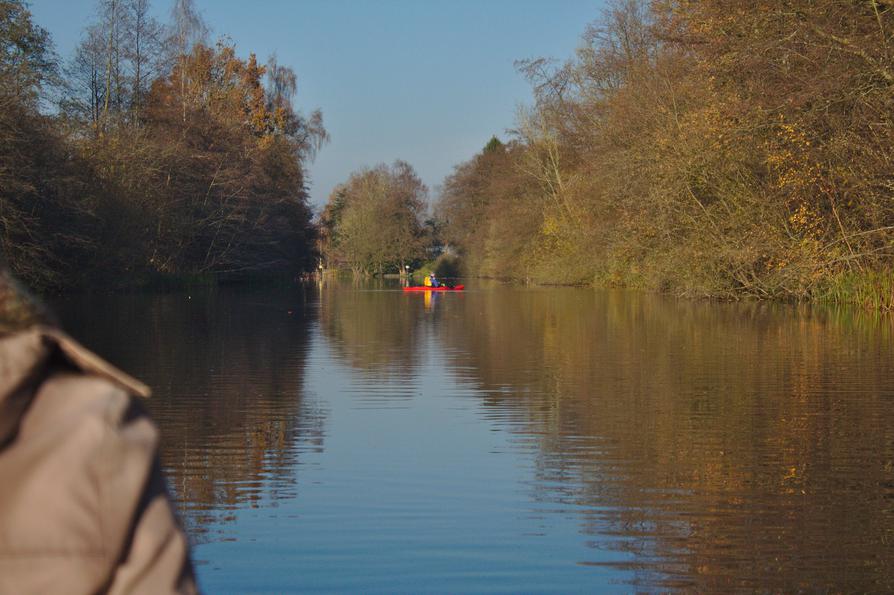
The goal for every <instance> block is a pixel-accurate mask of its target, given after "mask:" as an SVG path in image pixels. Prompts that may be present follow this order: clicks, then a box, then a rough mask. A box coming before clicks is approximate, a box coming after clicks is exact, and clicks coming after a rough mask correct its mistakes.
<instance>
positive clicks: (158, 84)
mask: <svg viewBox="0 0 894 595" xmlns="http://www.w3.org/2000/svg"><path fill="white" fill-rule="evenodd" d="M296 91H297V77H296V74H295V72H294V71H293V70H292V69H291V68H289V67H288V66H285V65H282V64H279V63H278V62H277V61H276V58H275V56H274V57H271V58H270V59H269V60H268V61H267V62H266V63H261V62H259V61H258V59H257V57H256V56H255V55H254V54H250V55H249V56H248V58H241V57H239V56H238V55H237V54H236V50H235V46H234V45H233V43H232V42H230V41H227V40H226V39H222V40H220V41H218V42H217V43H214V44H211V43H209V41H208V29H207V26H206V25H205V23H204V22H203V20H202V18H201V16H200V15H199V13H198V12H197V10H196V8H195V6H194V4H193V1H192V0H177V1H176V2H175V3H174V7H173V10H172V14H171V22H170V23H168V24H162V23H159V22H158V21H157V20H155V19H154V18H153V17H152V15H151V12H150V6H149V0H100V1H99V2H98V4H97V19H96V21H95V22H94V23H93V24H92V25H90V26H89V27H88V28H87V30H86V31H85V32H84V35H83V38H82V42H81V44H80V45H79V46H78V48H77V50H76V52H75V55H74V56H72V57H71V58H70V59H69V60H67V61H62V60H60V59H59V58H57V57H56V55H55V53H54V51H53V48H52V42H51V39H50V36H49V35H48V33H47V32H46V31H45V30H43V29H42V28H41V27H39V26H38V25H37V24H35V23H34V22H33V20H32V18H31V15H30V13H29V11H28V7H27V4H26V3H25V2H24V1H23V0H0V246H2V251H3V254H4V255H5V258H6V260H7V262H8V264H9V265H10V267H11V268H12V269H13V271H14V272H16V273H17V274H18V275H19V276H21V277H23V278H24V279H25V280H26V281H27V282H29V283H30V284H31V285H33V286H36V287H39V288H45V289H46V288H67V287H77V286H82V287H89V286H92V285H94V284H104V285H110V284H111V285H121V284H132V283H137V282H144V281H147V280H152V279H154V278H156V277H172V276H174V277H176V276H192V275H213V276H216V277H239V276H244V275H249V274H256V273H268V272H290V273H294V272H298V271H301V270H306V269H307V268H308V267H309V266H310V265H311V262H312V261H313V254H314V247H313V246H314V242H315V239H316V232H315V228H314V226H313V224H312V221H311V209H310V207H309V206H308V202H307V200H308V192H307V176H306V170H305V168H306V164H307V163H308V161H309V160H310V159H311V158H312V157H313V156H314V154H315V152H316V151H317V150H318V149H319V148H320V146H321V144H322V143H324V142H325V141H326V140H327V138H328V137H327V133H326V130H325V128H324V127H323V122H322V115H321V114H320V112H319V111H314V112H313V113H311V114H310V115H309V116H304V115H302V114H301V113H299V112H298V111H297V110H296V109H295V108H294V100H295V95H296Z"/></svg>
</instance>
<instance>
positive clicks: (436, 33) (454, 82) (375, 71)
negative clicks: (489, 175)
mask: <svg viewBox="0 0 894 595" xmlns="http://www.w3.org/2000/svg"><path fill="white" fill-rule="evenodd" d="M171 3H172V2H171V0H154V3H153V4H154V6H153V9H154V12H155V13H156V16H157V17H158V18H159V19H160V20H164V21H167V16H168V14H169V11H170V6H171ZM196 4H197V6H198V8H199V9H200V11H201V13H202V15H203V17H204V18H205V20H206V22H207V23H208V25H209V26H210V28H211V30H212V39H216V38H217V37H219V36H223V35H225V36H228V37H229V38H230V39H231V40H232V41H234V42H235V43H236V46H237V50H238V51H239V53H240V55H242V56H247V55H248V53H249V52H255V53H256V54H257V55H258V56H259V57H260V58H261V59H263V60H266V58H267V56H269V55H270V54H271V53H273V52H276V54H277V57H278V59H279V62H280V63H282V64H287V65H290V66H292V68H294V69H295V71H296V73H297V74H298V96H297V100H296V103H297V107H298V108H299V109H301V110H302V111H304V112H305V113H307V112H309V111H310V110H311V109H314V108H320V109H321V110H322V111H323V117H324V121H325V123H326V127H327V129H328V130H329V133H330V134H331V136H332V140H331V142H330V143H329V144H328V145H326V146H325V147H324V148H323V149H322V151H321V152H320V154H319V155H318V157H317V159H316V161H315V162H314V163H312V164H310V167H309V170H310V176H311V201H312V202H313V203H314V204H315V205H322V204H324V203H325V201H326V198H327V196H328V195H329V192H330V191H331V190H332V188H333V187H334V186H335V185H336V184H338V183H340V182H342V181H344V180H345V179H347V177H348V175H349V174H350V173H351V172H352V171H354V170H356V169H358V168H360V167H363V166H367V165H375V164H377V163H382V162H385V163H390V162H392V161H393V160H395V159H403V160H405V161H408V162H409V163H411V164H412V165H413V166H414V167H415V168H416V170H417V172H419V174H420V176H421V177H422V179H423V180H424V181H425V183H426V184H428V185H429V187H430V188H431V189H432V195H433V196H434V194H435V192H434V191H435V187H436V186H438V185H440V184H441V182H442V181H443V179H444V176H446V175H447V174H449V173H450V172H451V171H452V169H453V166H454V165H456V164H458V163H460V162H462V161H465V160H467V159H469V158H470V157H472V155H474V154H475V153H476V152H478V151H479V150H480V149H481V148H482V147H483V146H484V144H485V143H486V142H487V141H488V139H489V138H490V137H491V135H493V134H496V135H498V136H500V137H501V138H503V139H505V138H506V137H507V135H506V130H507V129H510V128H512V127H513V123H514V119H515V112H516V108H517V106H518V105H520V104H526V103H529V102H530V98H531V93H530V88H529V86H528V83H527V81H525V80H524V78H523V77H522V76H520V75H519V74H518V73H517V72H516V70H515V68H514V66H513V62H514V61H515V60H518V59H524V58H535V57H553V58H563V59H564V58H566V57H569V56H571V54H572V53H573V51H574V49H575V48H576V47H577V45H578V43H579V39H580V35H581V33H583V30H584V28H585V26H586V24H587V23H589V22H591V21H593V20H595V19H597V18H598V17H599V15H600V13H601V10H602V7H603V5H604V1H603V0H552V1H548V0H539V1H537V0H255V1H253V2H248V1H246V0H196ZM31 11H32V13H33V15H34V20H35V21H36V22H37V23H38V24H39V25H40V26H42V27H44V28H45V29H47V30H48V31H49V32H50V33H51V34H52V36H53V40H54V42H55V44H56V48H57V51H58V52H59V54H60V55H61V56H62V57H63V58H68V57H69V56H71V54H72V51H73V49H74V47H75V46H76V45H77V43H78V42H79V39H80V36H81V33H82V31H83V29H84V27H85V26H86V25H87V24H88V23H90V22H92V21H93V20H94V15H95V0H32V1H31Z"/></svg>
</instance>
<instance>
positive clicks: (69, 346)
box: [43, 328, 151, 397]
mask: <svg viewBox="0 0 894 595" xmlns="http://www.w3.org/2000/svg"><path fill="white" fill-rule="evenodd" d="M43 335H44V337H45V340H46V341H48V342H49V343H50V344H51V346H53V347H55V348H56V349H57V352H58V354H59V356H61V358H62V359H63V360H64V361H66V362H67V363H68V364H70V365H71V367H72V368H74V369H75V370H77V371H79V372H80V373H82V374H84V375H86V376H88V377H96V378H98V379H102V380H105V381H106V382H108V383H110V384H112V385H114V386H116V387H118V388H119V389H121V390H123V391H124V392H126V393H128V394H131V395H134V396H138V397H148V396H149V395H150V394H151V391H150V389H149V387H148V386H146V385H145V384H143V383H142V382H140V381H139V380H137V379H136V378H133V377H132V376H130V375H129V374H126V373H125V372H122V371H121V370H119V369H118V368H116V367H115V366H113V365H112V364H110V363H109V362H107V361H105V360H104V359H102V358H101V357H99V356H98V355H96V354H95V353H93V352H92V351H90V350H89V349H87V348H86V347H84V346H83V345H81V344H80V343H78V342H77V341H75V340H74V339H72V338H71V337H69V336H68V335H67V334H65V333H64V332H62V331H61V330H59V329H56V328H46V329H43Z"/></svg>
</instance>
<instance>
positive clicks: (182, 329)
mask: <svg viewBox="0 0 894 595" xmlns="http://www.w3.org/2000/svg"><path fill="white" fill-rule="evenodd" d="M59 309H60V312H61V314H62V318H63V319H64V320H65V322H66V324H67V326H68V327H69V328H70V329H71V331H72V333H73V334H75V335H76V336H79V337H82V338H83V339H84V340H85V342H86V343H87V344H88V345H89V346H91V347H93V348H95V349H96V350H97V351H98V352H99V353H101V354H104V355H106V356H108V357H109V358H110V359H111V360H112V361H113V362H115V363H116V364H118V365H120V366H121V367H123V368H124V369H126V370H128V371H130V372H132V373H133V374H134V375H136V376H138V377H140V378H142V379H144V380H146V381H147V382H149V383H150V384H151V385H152V386H153V387H154V389H155V396H154V397H153V399H152V400H151V401H150V403H149V405H150V407H151V409H152V411H153V413H154V415H155V416H156V418H157V419H158V421H159V424H160V425H161V426H162V429H163V432H164V435H165V438H166V443H165V447H164V453H163V455H164V464H165V466H166V467H167V468H168V471H169V474H170V476H171V478H172V483H173V485H174V488H175V490H176V492H177V494H178V497H179V498H180V500H181V502H182V504H183V506H185V509H186V517H187V520H188V522H189V524H190V530H191V532H192V533H193V534H200V533H201V532H202V531H203V530H206V529H207V528H208V527H213V528H214V530H215V531H222V529H220V528H221V527H228V528H229V529H228V532H227V533H226V534H223V533H220V534H213V535H205V536H204V537H203V539H205V540H208V541H214V540H218V541H220V539H221V538H223V537H226V538H227V539H234V540H237V543H234V544H233V548H232V549H231V550H227V552H223V550H214V549H208V550H206V551H207V552H208V554H207V555H209V556H214V555H219V556H221V559H223V560H225V561H226V563H220V567H221V568H222V569H223V570H221V575H220V576H219V577H217V579H216V583H215V582H213V581H214V580H215V575H212V574H206V575H205V576H204V577H203V580H204V581H205V585H206V586H207V587H209V588H210V587H212V586H214V587H216V588H215V589H212V590H214V591H223V592H226V591H229V590H234V589H235V590H240V589H242V590H265V591H269V592H278V591H288V590H294V589H297V588H300V587H301V586H307V587H312V588H318V589H320V590H325V589H331V590H334V591H351V590H361V589H362V590H376V589H378V590H379V591H383V592H396V591H405V592H413V591H417V592H418V591H430V590H432V588H438V589H444V590H447V591H483V590H488V589H495V588H500V589H503V590H508V591H525V590H533V591H556V592H563V591H565V592H567V591H592V590H597V589H598V588H611V587H612V586H614V587H615V588H617V587H618V585H617V583H618V582H621V583H622V586H621V587H620V588H621V590H629V589H630V588H631V587H633V588H636V589H644V590H662V591H663V590H675V589H679V590H685V591H699V592H701V591H721V590H734V589H736V590H746V589H747V590H761V591H798V590H847V591H891V590H894V570H892V560H894V556H892V554H894V551H892V543H894V428H892V427H891V423H890V422H891V420H892V419H894V416H892V414H894V363H892V355H894V332H892V329H894V327H892V325H891V322H890V320H889V319H887V318H879V317H876V318H873V317H865V316H861V315H857V314H855V313H854V312H852V311H847V310H820V309H810V308H803V307H801V308H799V307H794V306H781V305H767V304H716V303H705V302H687V301H676V300H672V299H668V298H662V297H656V296H644V295H639V294H632V293H600V292H593V291H588V290H570V289H569V290H565V289H519V288H506V287H492V288H483V287H478V288H477V289H476V288H473V289H471V290H470V291H467V292H466V293H465V294H443V295H441V294H430V295H429V296H428V298H426V294H425V293H418V294H405V293H403V292H401V291H399V289H398V288H397V285H396V284H394V285H390V284H379V285H376V286H369V285H362V284H359V285H354V284H351V283H347V284H345V283H339V282H337V281H335V280H328V281H326V282H324V283H323V284H321V285H317V286H312V287H309V288H307V290H306V292H305V291H304V290H297V289H296V290H291V291H286V292H282V291H265V292H262V291H255V292H246V291H229V290H228V291H223V290H222V291H217V292H206V293H203V294H197V295H191V296H190V295H186V294H172V295H153V296H106V297H91V298H81V299H78V300H66V301H63V302H61V303H60V304H59ZM324 438H325V440H324ZM308 461H312V463H309V462H308ZM279 505H281V508H280V509H279V512H278V513H277V514H271V516H270V517H269V518H266V519H265V518H260V517H257V516H256V517H251V515H243V518H241V519H240V518H239V513H240V512H244V511H245V510H250V509H252V508H253V507H261V508H264V507H275V506H279ZM271 519H272V520H271ZM251 523H255V524H254V525H251ZM247 536H254V537H247ZM254 538H258V539H264V540H265V542H264V543H263V545H262V547H261V548H260V552H261V553H260V554H256V557H255V558H253V560H252V562H251V564H246V563H245V562H244V560H243V558H244V554H245V552H246V551H247V545H246V544H245V543H244V542H245V541H251V540H252V539H254ZM256 551H257V550H256ZM271 551H272V552H275V553H276V555H275V556H268V555H267V552H271ZM240 573H241V574H240ZM239 580H241V581H242V582H239ZM262 587H263V588H262Z"/></svg>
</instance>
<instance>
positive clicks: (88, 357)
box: [0, 325, 151, 446]
mask: <svg viewBox="0 0 894 595" xmlns="http://www.w3.org/2000/svg"><path fill="white" fill-rule="evenodd" d="M57 365H58V366H69V367H71V368H74V369H77V370H80V371H81V372H84V373H86V374H91V375H95V376H100V377H102V378H104V379H106V380H108V381H109V382H111V383H112V384H114V385H115V386H117V387H118V388H120V389H122V390H124V391H125V392H127V393H130V394H133V395H136V396H141V397H148V396H149V395H150V392H151V391H150V390H149V387H148V386H146V385H145V384H143V383H142V382H140V381H139V380H136V379H134V378H132V377H131V376H129V375H127V374H125V373H124V372H122V371H120V370H118V369H117V368H115V367H114V366H112V365H111V364H109V363H108V362H106V361H105V360H103V359H102V358H100V357H99V356H97V355H96V354H94V353H93V352H91V351H90V350H88V349H87V348H85V347H83V346H82V345H80V344H79V343H77V342H76V341H75V340H74V339H72V338H71V337H69V336H68V335H66V334H65V333H63V332H62V331H60V330H59V329H57V328H54V327H48V326H43V325H35V326H32V327H30V328H27V329H24V330H22V331H19V332H15V333H9V334H5V335H0V446H2V445H4V444H6V443H7V442H8V441H9V440H10V439H12V437H13V436H14V435H15V432H16V430H17V428H18V426H19V422H20V420H21V418H22V415H23V414H24V413H25V411H26V410H27V408H28V405H29V404H30V403H31V399H32V397H33V396H34V390H35V388H36V387H37V385H38V384H39V382H40V379H41V378H42V377H44V376H45V374H44V371H45V370H46V368H47V367H49V366H57Z"/></svg>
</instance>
